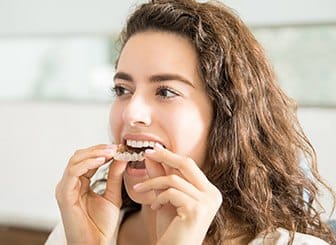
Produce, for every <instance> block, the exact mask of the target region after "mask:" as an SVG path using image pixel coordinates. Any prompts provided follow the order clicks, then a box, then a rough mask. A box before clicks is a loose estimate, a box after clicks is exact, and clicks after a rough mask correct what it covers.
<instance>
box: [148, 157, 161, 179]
mask: <svg viewBox="0 0 336 245" xmlns="http://www.w3.org/2000/svg"><path fill="white" fill-rule="evenodd" d="M145 165H146V170H147V174H148V176H149V177H150V178H155V177H158V176H163V175H165V170H164V168H163V166H162V164H161V163H159V162H156V161H153V160H151V159H145Z"/></svg>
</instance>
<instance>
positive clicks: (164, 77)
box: [113, 72, 195, 88]
mask: <svg viewBox="0 0 336 245" xmlns="http://www.w3.org/2000/svg"><path fill="white" fill-rule="evenodd" d="M117 79H121V80H125V81H128V82H134V79H133V77H132V76H131V75H130V74H128V73H126V72H117V73H116V74H115V75H114V77H113V80H114V81H115V80H117ZM172 80H176V81H180V82H183V83H186V84H187V85H189V86H191V87H193V88H195V85H194V84H193V83H192V82H190V81H189V80H188V79H186V78H184V77H183V76H181V75H179V74H174V73H162V74H155V75H151V76H150V77H149V81H150V82H152V83H154V82H164V81H172Z"/></svg>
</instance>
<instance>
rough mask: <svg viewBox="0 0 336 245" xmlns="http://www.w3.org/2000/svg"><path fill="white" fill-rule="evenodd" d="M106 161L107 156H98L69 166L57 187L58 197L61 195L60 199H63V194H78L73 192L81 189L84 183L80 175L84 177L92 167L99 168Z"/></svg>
mask: <svg viewBox="0 0 336 245" xmlns="http://www.w3.org/2000/svg"><path fill="white" fill-rule="evenodd" d="M104 163H105V158H103V157H98V158H93V159H87V160H85V161H83V162H82V164H78V165H74V166H68V167H67V169H66V170H65V171H64V174H63V177H62V180H61V181H60V183H59V185H58V188H57V189H58V191H57V197H59V198H58V199H60V200H61V199H62V196H71V197H73V194H75V195H76V193H73V192H74V191H75V192H77V191H79V190H78V188H79V187H80V186H81V185H82V182H81V181H80V177H81V176H82V177H83V176H84V175H85V174H86V173H87V172H88V171H90V170H91V169H97V168H98V167H99V166H101V165H103V164H104ZM86 178H87V177H86ZM87 179H88V178H87ZM83 184H84V185H85V182H83ZM71 194H72V195H71Z"/></svg>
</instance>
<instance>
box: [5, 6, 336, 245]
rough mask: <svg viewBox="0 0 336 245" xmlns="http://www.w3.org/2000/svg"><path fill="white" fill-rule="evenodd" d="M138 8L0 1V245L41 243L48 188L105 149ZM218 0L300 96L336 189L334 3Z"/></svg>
mask: <svg viewBox="0 0 336 245" xmlns="http://www.w3.org/2000/svg"><path fill="white" fill-rule="evenodd" d="M140 2H142V1H131V0H129V1H126V0H99V1H91V0H81V1H79V0H58V1H51V0H30V1H25V0H0V156H1V161H0V169H1V170H0V244H43V242H44V240H45V238H46V236H47V234H48V232H49V231H50V230H51V229H52V228H53V227H54V226H55V224H56V223H57V222H58V220H59V219H60V215H59V211H58V208H57V204H56V200H55V197H54V188H55V186H56V184H57V182H58V181H59V179H60V178H61V176H62V173H63V169H64V167H65V166H66V164H67V161H68V159H69V157H70V156H71V155H72V154H73V152H74V151H75V150H76V149H78V148H83V147H87V146H91V145H95V144H99V143H109V137H108V116H109V115H108V113H109V105H110V102H111V100H112V96H111V94H110V92H109V88H110V86H111V83H112V76H113V67H114V61H115V59H116V55H117V52H118V43H117V42H116V40H117V36H118V33H119V32H120V30H121V28H122V26H123V24H124V23H125V19H126V17H127V15H128V14H129V13H130V12H132V10H133V9H134V8H135V6H136V3H140ZM223 2H224V3H226V4H227V5H229V6H230V7H231V8H233V9H234V10H235V11H236V13H238V15H240V16H241V18H242V19H243V20H244V21H245V22H246V23H247V24H248V25H249V27H250V28H251V29H252V31H253V33H254V34H255V35H256V37H257V39H258V40H259V41H260V42H261V43H262V45H263V46H264V48H265V50H266V52H267V54H268V55H269V58H270V59H271V62H272V64H273V65H274V69H275V72H276V74H277V77H278V79H279V83H280V85H281V86H282V87H283V89H284V90H285V91H286V92H287V93H288V94H289V95H290V96H291V97H293V98H294V99H296V100H297V102H298V105H299V110H298V115H299V118H300V121H301V123H302V126H303V128H304V130H305V132H306V134H307V136H308V137H309V139H310V140H311V142H312V144H313V146H314V147H315V149H316V152H317V156H318V161H319V170H320V172H321V174H322V176H323V177H324V178H325V179H326V180H327V181H328V183H329V184H330V185H331V186H332V187H333V188H334V189H336V170H335V168H334V166H335V156H334V155H333V153H335V151H336V143H335V139H336V129H335V126H336V69H335V68H336V11H335V9H336V1H335V0H282V1H268V0H254V1H249V0H226V1H223ZM321 195H322V203H323V205H325V207H326V209H327V211H328V212H329V211H330V209H331V205H332V203H331V199H330V196H327V195H325V194H324V193H323V192H322V193H321ZM324 217H325V219H329V218H330V217H328V216H326V215H325V216H324ZM332 218H335V214H334V215H333V216H332ZM20 239H21V240H20ZM22 239H25V242H24V243H23V242H22ZM2 241H5V242H2Z"/></svg>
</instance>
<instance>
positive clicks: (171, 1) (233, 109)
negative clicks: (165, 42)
mask: <svg viewBox="0 0 336 245" xmlns="http://www.w3.org/2000/svg"><path fill="white" fill-rule="evenodd" d="M146 31H160V32H161V31H162V32H171V33H175V34H176V35H180V36H183V37H185V38H186V39H188V40H189V41H190V43H192V45H193V46H194V47H195V50H196V52H197V54H198V62H199V69H198V70H199V74H200V76H201V79H202V80H203V82H204V87H205V89H206V91H207V93H208V95H209V97H210V99H211V101H212V105H213V108H214V111H215V113H214V118H213V121H212V127H211V129H210V132H209V138H208V146H209V148H208V153H207V162H208V163H209V164H207V166H206V167H205V168H204V169H203V171H204V173H205V174H206V176H207V177H208V179H209V180H210V181H211V182H212V183H213V184H214V185H216V186H217V188H218V189H219V190H220V191H221V193H222V195H223V204H222V206H221V208H220V210H219V211H218V213H217V215H216V217H215V219H214V220H213V222H212V224H211V226H210V228H209V230H208V232H207V241H209V242H211V243H216V244H219V243H221V242H223V241H224V239H225V237H226V236H227V234H226V230H227V229H228V226H230V227H232V222H230V223H229V221H230V220H231V221H232V219H233V220H235V222H236V223H237V224H239V227H240V232H241V234H246V233H247V234H250V235H251V238H253V237H255V236H256V235H258V234H259V233H260V232H263V231H266V232H271V231H274V230H275V229H276V228H278V227H283V228H285V229H287V230H289V231H290V237H291V241H290V243H292V242H293V237H294V233H295V232H296V231H297V232H302V233H306V234H311V235H314V236H317V237H320V238H322V239H324V240H326V241H328V242H330V243H335V242H336V238H335V236H334V235H333V233H332V231H331V230H330V228H329V226H328V225H327V224H325V223H324V222H323V221H322V220H321V217H320V213H319V210H320V208H316V203H317V204H318V202H317V194H318V187H324V188H326V189H327V190H328V191H330V192H331V194H332V195H331V196H332V198H333V199H334V200H335V194H334V192H333V191H332V190H331V189H330V187H328V185H326V184H325V183H324V182H323V180H322V179H321V177H320V176H319V174H318V171H317V167H316V156H315V152H314V149H313V147H312V145H311V144H310V143H309V141H308V139H307V137H306V136H305V134H304V133H303V131H302V128H301V126H300V124H299V122H298V119H297V116H296V109H297V107H296V104H295V102H294V101H293V100H291V99H290V98H288V97H287V96H286V95H285V94H284V93H283V91H282V90H281V89H280V87H279V86H278V84H277V83H276V78H275V75H274V73H273V71H272V68H271V66H270V64H269V62H268V59H267V58H266V55H265V53H264V51H263V49H262V47H261V46H260V44H259V43H258V42H257V41H256V39H255V38H254V36H253V34H252V33H251V32H250V30H249V29H248V28H247V26H246V25H245V24H244V23H243V22H242V21H241V20H240V18H239V17H238V16H237V15H236V14H235V13H234V12H233V11H232V10H231V9H229V8H228V7H227V6H225V5H223V4H221V3H218V2H209V3H198V2H196V1H192V0H153V1H150V2H148V3H145V4H142V5H140V6H139V7H138V8H137V9H136V10H135V11H134V12H133V14H132V15H131V16H130V17H129V19H128V21H127V24H126V26H125V28H124V30H123V32H122V34H121V39H120V41H121V49H122V47H123V46H124V45H125V43H126V42H127V40H128V39H129V38H130V37H131V36H133V35H135V34H137V33H141V32H146ZM210 146H211V147H210ZM302 159H304V161H305V162H306V163H307V166H309V168H310V172H311V174H307V172H305V171H304V170H303V168H302V166H301V165H300V162H302ZM123 193H124V195H123V200H124V202H123V207H127V208H134V209H135V210H137V209H139V205H138V204H135V203H134V202H133V201H132V200H130V198H129V197H128V195H127V193H126V192H125V191H124V192H123ZM304 193H306V195H304ZM229 217H231V218H229ZM238 235H239V234H237V236H238Z"/></svg>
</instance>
